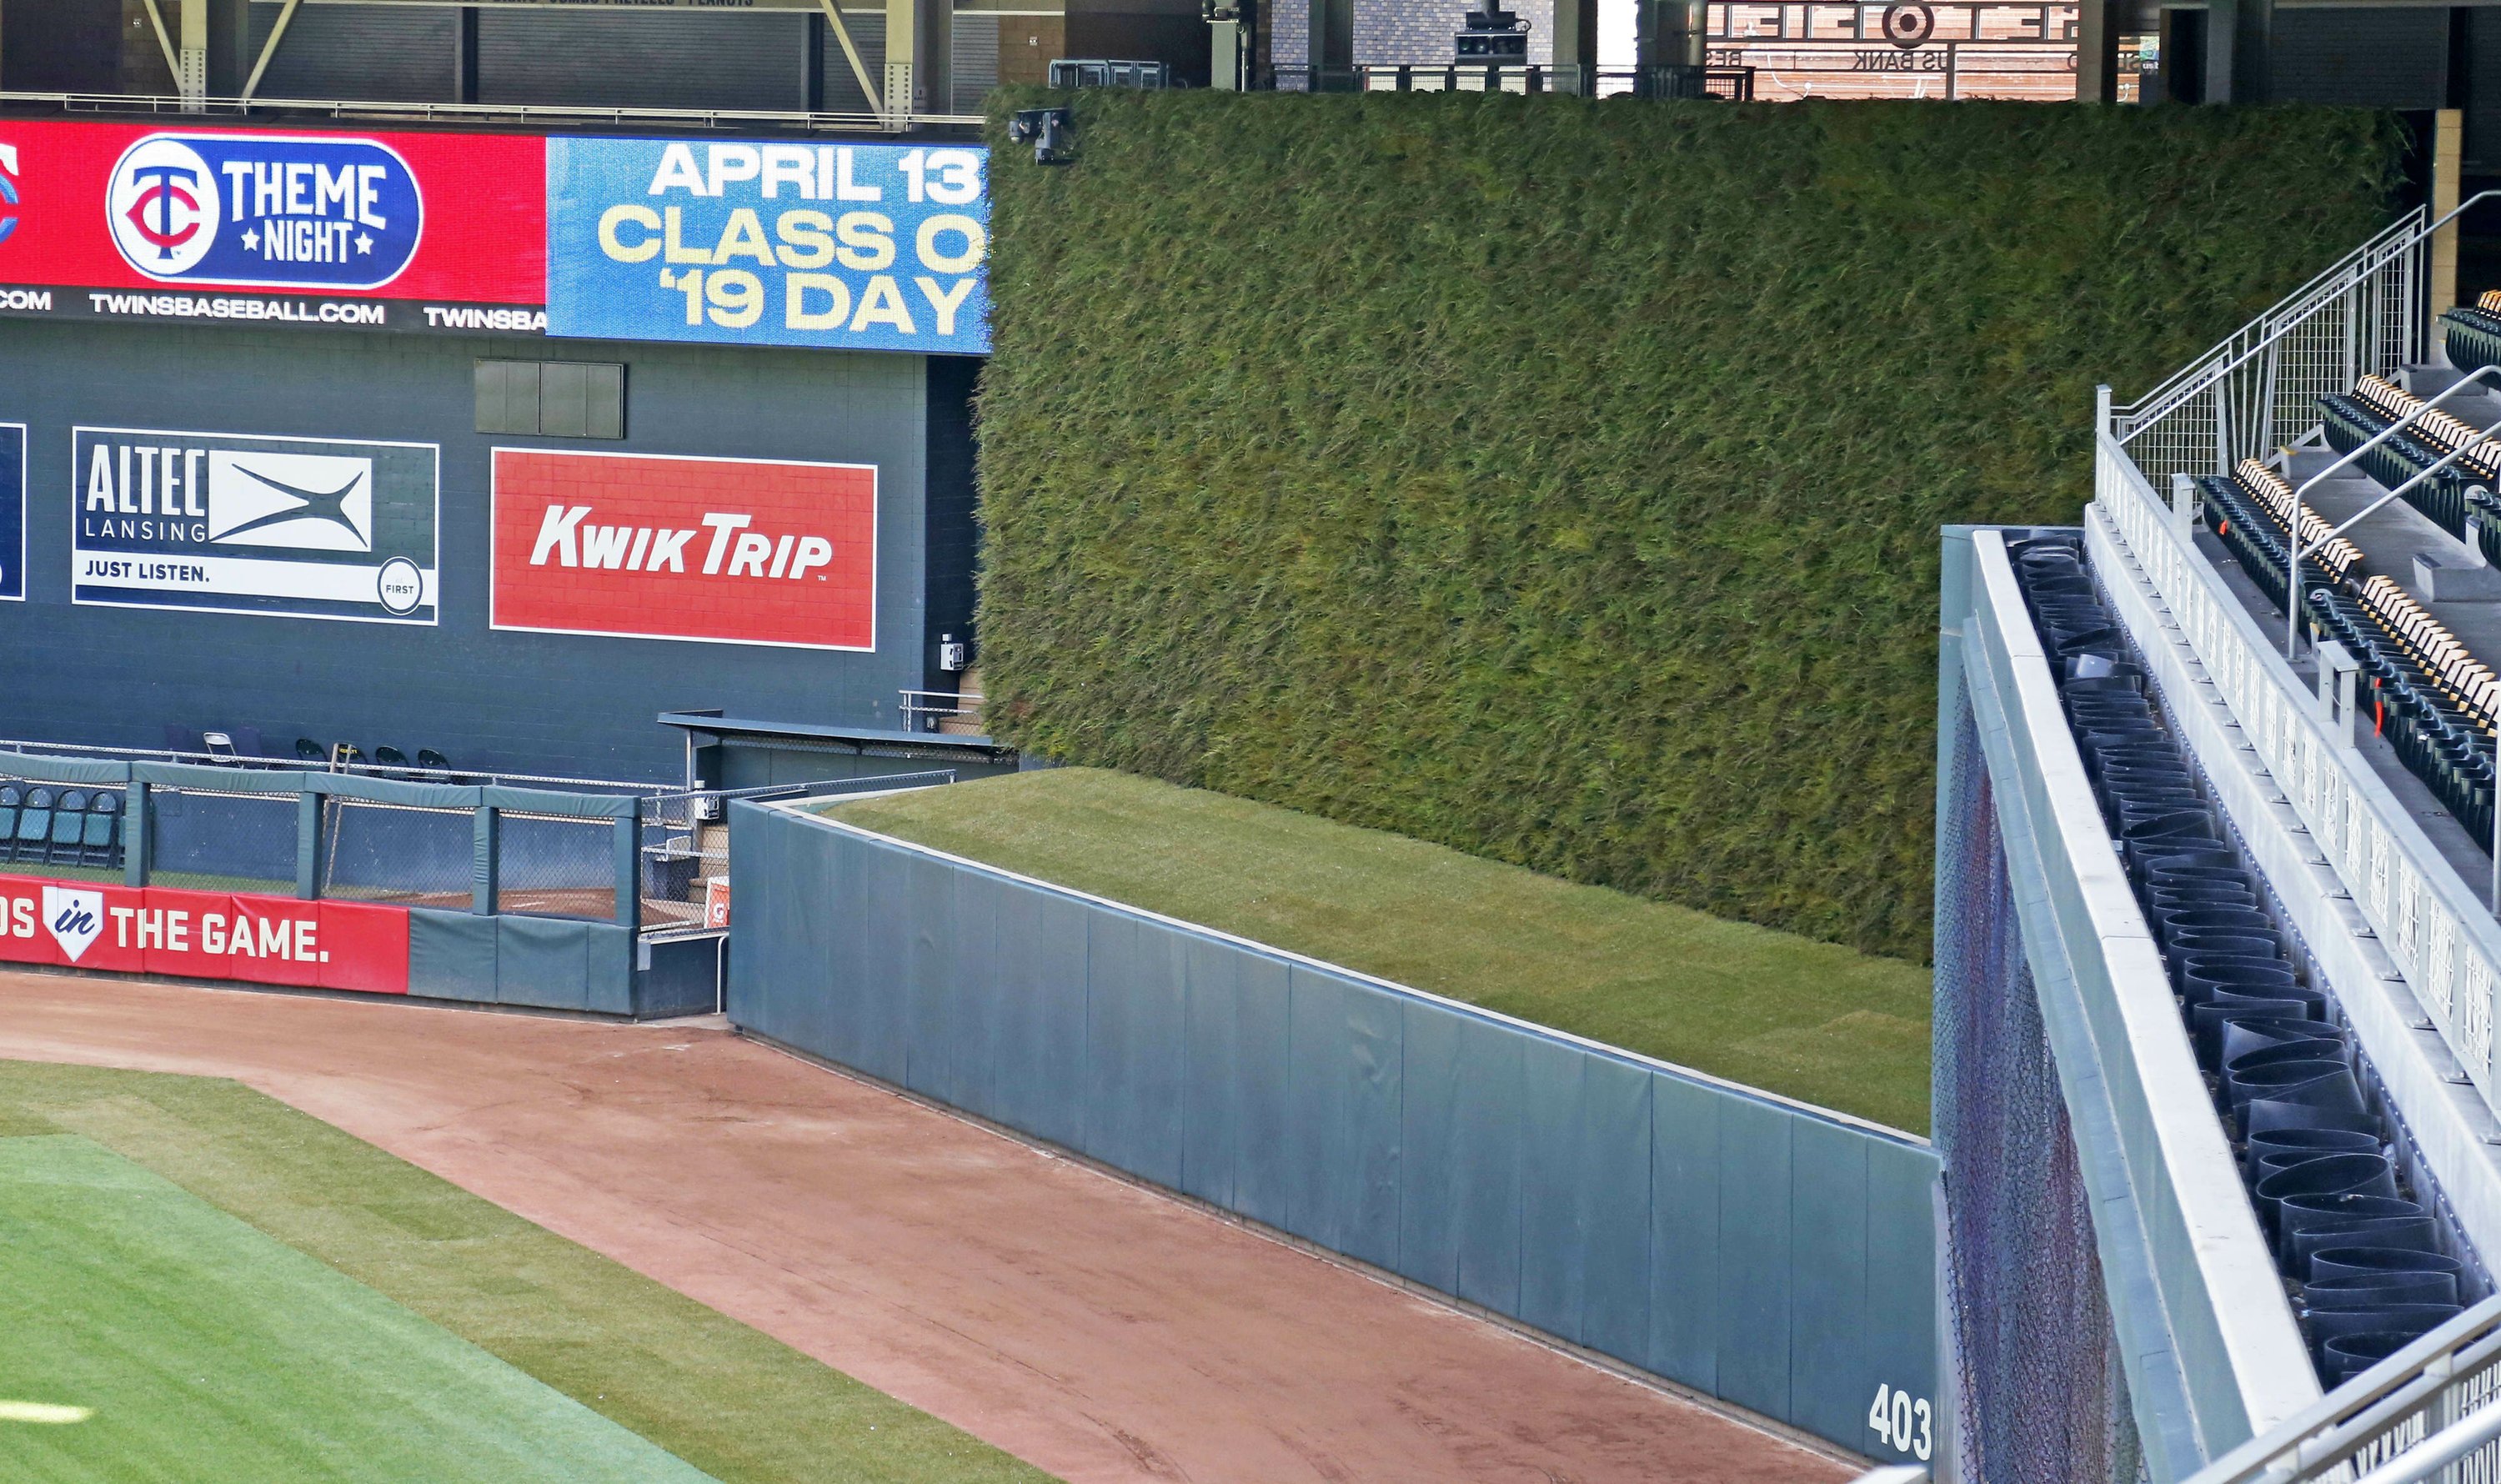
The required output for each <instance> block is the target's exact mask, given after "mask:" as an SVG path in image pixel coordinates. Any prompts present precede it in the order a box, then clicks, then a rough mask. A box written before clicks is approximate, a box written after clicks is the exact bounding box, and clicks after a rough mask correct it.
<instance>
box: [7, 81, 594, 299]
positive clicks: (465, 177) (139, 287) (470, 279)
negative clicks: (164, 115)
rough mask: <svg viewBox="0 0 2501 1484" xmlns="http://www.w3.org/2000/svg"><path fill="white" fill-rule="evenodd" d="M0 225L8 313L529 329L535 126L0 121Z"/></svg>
mask: <svg viewBox="0 0 2501 1484" xmlns="http://www.w3.org/2000/svg"><path fill="white" fill-rule="evenodd" d="M0 221H5V225H0V286H28V287H24V288H17V289H0V309H5V310H9V311H14V312H33V313H51V314H56V315H75V316H101V317H106V318H117V317H136V318H155V319H166V318H174V319H206V320H254V321H256V320H271V321H288V322H293V321H302V322H311V323H327V324H341V325H356V326H363V327H369V328H378V327H390V328H410V329H438V330H454V329H468V330H476V329H506V330H517V331H521V332H530V331H533V330H534V329H535V330H543V329H544V328H545V322H544V319H543V317H542V316H540V315H539V312H538V309H537V306H540V305H543V304H544V303H545V302H546V300H547V142H546V141H545V140H544V139H540V138H535V137H529V136H519V135H495V134H397V133H383V132H370V133H366V132H356V133H350V132H344V131H327V130H325V131H314V130H289V131H284V132H272V131H259V130H251V129H237V128H216V127H209V126H205V125H194V124H190V123H187V122H174V121H170V120H169V121H168V122H166V123H164V124H161V125H150V124H126V123H67V122H58V121H50V120H0ZM38 286H40V287H42V288H50V289H51V290H53V291H52V292H50V293H42V292H39V291H38ZM38 300H41V301H42V302H38ZM491 306H522V308H520V309H517V310H515V309H502V310H498V309H494V308H491Z"/></svg>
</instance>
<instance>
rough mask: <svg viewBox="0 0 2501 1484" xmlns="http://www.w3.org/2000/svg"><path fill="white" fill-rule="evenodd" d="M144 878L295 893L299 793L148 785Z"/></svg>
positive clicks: (206, 888)
mask: <svg viewBox="0 0 2501 1484" xmlns="http://www.w3.org/2000/svg"><path fill="white" fill-rule="evenodd" d="M140 818H141V820H142V821H143V824H144V827H145V828H146V830H147V838H148V864H149V870H148V879H149V881H150V883H151V884H152V885H155V886H163V887H181V888H184V889H186V890H190V891H198V892H266V893H269V894H274V895H293V894H294V893H295V888H296V856H297V853H298V851H299V849H300V846H301V838H300V837H301V834H302V819H303V795H301V794H299V793H224V792H220V791H218V790H215V789H190V788H167V787H164V786H162V785H157V786H152V787H150V789H149V790H148V795H147V801H146V804H145V805H144V807H143V809H142V810H141V811H140Z"/></svg>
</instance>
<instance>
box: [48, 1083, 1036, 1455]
mask: <svg viewBox="0 0 2501 1484" xmlns="http://www.w3.org/2000/svg"><path fill="white" fill-rule="evenodd" d="M60 1135H78V1136H80V1138H81V1139H83V1140H85V1141H91V1144H86V1143H80V1142H77V1141H74V1140H69V1139H64V1138H62V1137H60ZM53 1150H77V1151H80V1152H79V1153H76V1154H49V1153H47V1151H53ZM108 1150H109V1151H111V1155H110V1156H108V1155H106V1154H104V1153H103V1151H108ZM0 1151H5V1153H0V1403H20V1404H30V1405H37V1406H44V1407H82V1408H91V1409H92V1411H93V1414H94V1415H93V1416H92V1417H90V1418H88V1419H87V1420H86V1421H83V1422H78V1423H54V1422H44V1421H22V1420H12V1419H13V1418H14V1417H16V1416H17V1413H18V1412H19V1411H21V1410H23V1407H22V1406H21V1407H17V1408H13V1407H11V1406H7V1405H0V1477H6V1478H8V1479H11V1480H16V1479H18V1478H31V1479H36V1480H44V1481H50V1480H53V1479H60V1480H80V1481H86V1480H108V1479H109V1480H115V1481H120V1480H144V1479H164V1480H173V1479H183V1480H189V1479H203V1480H205V1479H217V1480H242V1479H252V1480H280V1479H283V1480H288V1481H295V1480H319V1479H333V1478H336V1479H355V1480H366V1479H412V1480H414V1479H425V1480H446V1481H459V1480H468V1479H473V1478H474V1479H481V1480H485V1479H496V1480H502V1479H512V1480H540V1479H559V1478H561V1479H584V1480H592V1479H596V1480H602V1481H605V1480H610V1479H622V1480H642V1479H669V1478H676V1479H682V1480H688V1481H699V1480H700V1479H702V1477H703V1476H704V1475H707V1474H708V1475H710V1476H711V1477H713V1478H715V1479H717V1480H720V1481H721V1484H800V1481H811V1484H813V1481H820V1480H833V1479H839V1480H846V1481H848V1480H863V1481H878V1484H1008V1481H1017V1484H1025V1481H1041V1480H1046V1479H1048V1477H1049V1476H1048V1475H1046V1474H1044V1473H1042V1472H1041V1471H1039V1470H1037V1469H1035V1468H1033V1467H1029V1466H1027V1465H1025V1464H1022V1463H1020V1462H1018V1461H1017V1460H1016V1459H1013V1458H1011V1457H1009V1456H1008V1455H1006V1454H1003V1453H1001V1452H999V1451H998V1450H997V1449H995V1448H992V1447H990V1446H989V1445H987V1444H985V1443H983V1442H981V1441H980V1440H979V1439H977V1438H974V1437H971V1436H969V1435H968V1434H966V1433H961V1432H959V1431H957V1430H955V1429H953V1428H951V1427H949V1426H948V1425H946V1424H944V1423H941V1422H939V1421H937V1420H936V1419H934V1418H932V1417H930V1416H928V1415H927V1414H925V1413H922V1412H918V1411H916V1410H914V1409H913V1408H911V1407H909V1406H906V1405H904V1404H903V1403H902V1402H900V1401H897V1400H894V1399H893V1398H891V1397H887V1396H885V1395H884V1394H882V1393H880V1392H877V1391H874V1390H871V1389H870V1388H868V1387H866V1386H864V1385H861V1384H860V1383H859V1382H857V1381H854V1380H852V1379H851V1378H850V1377H849V1376H846V1375H844V1374H842V1373H841V1372H839V1371H836V1370H833V1369H831V1368H829V1367H827V1366H822V1365H819V1364H817V1362H815V1361H813V1360H811V1359H809V1358H808V1357H806V1356H803V1355H801V1354H799V1353H798V1352H797V1351H794V1350H792V1349H790V1348H789V1347H787V1346H785V1345H784V1344H782V1343H780V1342H779V1341H777V1340H774V1339H772V1338H770V1337H768V1336H766V1335H764V1334H762V1333H760V1332H756V1331H754V1330H751V1329H750V1328H748V1327H747V1326H745V1325H742V1324H739V1323H737V1322H735V1321H733V1320H730V1319H727V1318H724V1317H723V1316H721V1315H719V1314H717V1313H715V1312H713V1311H712V1310H710V1309H708V1308H705V1307H704V1306H703V1305H701V1304H698V1303H696V1302H694V1301H693V1300H692V1299H686V1298H684V1297H683V1296H681V1295H679V1294H677V1293H676V1292H674V1291H673V1290H670V1289H668V1288H665V1287H663V1286H661V1285H660V1284H657V1283H654V1282H652V1281H651V1280H650V1279H648V1278H644V1277H642V1276H640V1275H639V1274H636V1273H634V1272H632V1271H630V1270H628V1269H626V1268H624V1267H622V1266H620V1265H617V1264H615V1263H612V1262H610V1261H608V1260H607V1259H606V1258H603V1257H600V1256H599V1255H598V1254H596V1253H593V1252H590V1251H588V1250H587V1249H584V1248H583V1247H579V1246H577V1245H575V1244H574V1243H571V1242H568V1241H566V1240H564V1239H563V1238H561V1237H558V1236H556V1235H554V1234H553V1233H551V1232H550V1231H545V1230H543V1229H541V1228H539V1227H536V1226H533V1225H531V1224H530V1223H528V1222H526V1221H523V1220H521V1219H520V1218H519V1217H517V1216H515V1215H513V1214H512V1213H510V1212H508V1211H505V1210H503V1209H501V1208H500V1207H497V1206H494V1205H492V1204H489V1203H488V1202H486V1201H484V1200H481V1199H479V1198H477V1197H474V1196H471V1195H469V1194H467V1193H466V1192H464V1191H461V1190H459V1189H458V1188H456V1187H454V1186H452V1185H450V1184H448V1183H446V1182H444V1181H442V1180H439V1179H436V1178H435V1177H434V1176H432V1175H429V1174H427V1173H425V1172H424V1171H422V1170H419V1169H417V1168H416V1167H415V1166H413V1165H410V1164H406V1163H404V1162H402V1161H399V1160H396V1159H393V1158H391V1157H390V1156H389V1155H386V1154H383V1152H382V1151H380V1150H377V1149H375V1148H373V1147H372V1146H371V1145H368V1144H365V1143H362V1142H360V1141H358V1140H356V1139H354V1138H351V1137H350V1136H349V1135H347V1134H345V1133H342V1132H341V1131H339V1130H336V1129H333V1128H331V1127H329V1126H328V1125H326V1124H323V1123H321V1122H319V1121H318V1120H316V1119H313V1118H310V1117H307V1116H305V1115H303V1114H301V1113H297V1112H295V1111H294V1110H292V1109H290V1108H288V1107H286V1106H285V1105H283V1104H282V1103H279V1102H277V1101H275V1100H273V1099H271V1098H268V1097H264V1096H261V1095H259V1094H257V1093H254V1092H252V1091H250V1089H248V1088H245V1087H243V1086H241V1085H239V1084H237V1083H233V1082H228V1081H224V1080H221V1079H217V1078H198V1077H177V1076H166V1075H159V1074H154V1073H146V1072H122V1071H109V1070H101V1069H96V1068H90V1067H76V1066H54V1065H50V1064H40V1063H34V1062H0ZM116 1156H117V1157H118V1158H119V1159H120V1160H123V1161H127V1162H129V1164H132V1165H136V1166H139V1167H140V1169H144V1170H145V1171H149V1172H152V1178H151V1175H150V1174H142V1173H139V1172H138V1171H136V1170H130V1171H126V1172H124V1171H116V1170H115V1165H114V1159H113V1157H116ZM47 1164H58V1165H59V1166H60V1169H61V1170H66V1171H67V1174H66V1175H63V1174H61V1173H60V1172H59V1170H56V1171H55V1172H54V1173H53V1174H50V1175H46V1174H44V1173H43V1170H44V1167H45V1166H46V1165H47ZM20 1170H23V1171H26V1172H27V1173H24V1174H22V1175H21V1174H20V1173H19V1171H20ZM163 1182H170V1186H169V1185H168V1184H166V1183H163ZM177 1187H178V1188H179V1189H175V1188H177ZM290 1249H291V1250H290ZM472 1347H475V1348H474V1349H473V1348H472ZM473 1410H474V1411H475V1413H476V1415H475V1416H474V1417H473V1416H471V1415H469V1414H470V1413H471V1412H472V1411H473ZM602 1419H605V1420H604V1421H603V1420H602ZM612 1424H613V1426H612ZM629 1434H630V1435H629ZM636 1438H640V1439H642V1440H644V1442H645V1443H648V1444H649V1445H650V1446H638V1445H637V1444H636V1443H635V1439H636ZM39 1448H40V1449H43V1450H47V1451H45V1452H43V1453H40V1454H39V1453H36V1452H33V1451H29V1450H33V1449H39ZM168 1448H171V1449H176V1450H179V1451H176V1452H174V1453H171V1454H167V1453H165V1452H162V1451H161V1450H163V1449H168ZM82 1450H89V1451H82ZM201 1450H210V1451H201ZM667 1455H674V1456H675V1459H676V1460H679V1461H683V1464H682V1465H680V1466H672V1465H671V1464H670V1460H669V1458H668V1457H667ZM23 1458H40V1459H41V1460H43V1462H42V1463H41V1464H39V1465H37V1466H36V1467H33V1468H32V1471H31V1472H25V1471H18V1470H19V1462H18V1461H19V1460H20V1459H23ZM343 1460H344V1461H345V1462H344V1463H342V1461H343ZM516 1460H519V1462H518V1463H516V1462H515V1461H516ZM672 1467H674V1472H672V1471H670V1470H671V1468H672ZM566 1469H570V1470H571V1471H564V1470H566ZM533 1470H535V1471H533Z"/></svg>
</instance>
